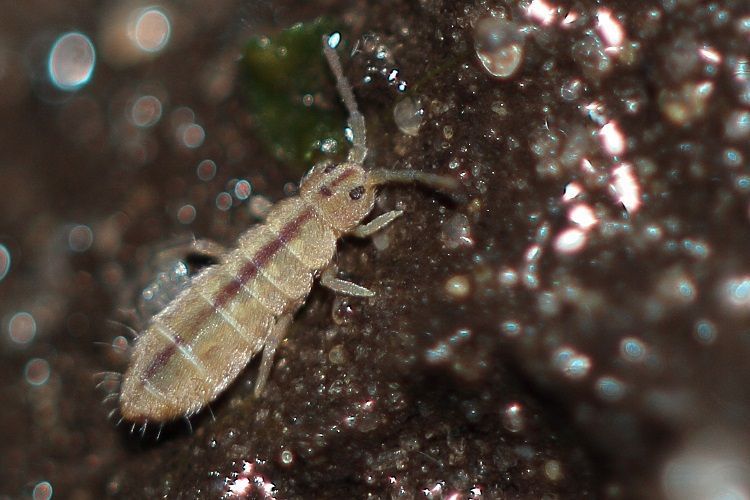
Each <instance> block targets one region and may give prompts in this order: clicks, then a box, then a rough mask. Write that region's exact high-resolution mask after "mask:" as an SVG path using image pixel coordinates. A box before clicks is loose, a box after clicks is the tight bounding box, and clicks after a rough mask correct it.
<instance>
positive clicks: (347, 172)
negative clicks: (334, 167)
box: [318, 167, 354, 198]
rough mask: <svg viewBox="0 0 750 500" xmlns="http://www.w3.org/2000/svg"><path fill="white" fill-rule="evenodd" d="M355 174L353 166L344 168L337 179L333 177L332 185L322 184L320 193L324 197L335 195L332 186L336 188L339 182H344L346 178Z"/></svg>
mask: <svg viewBox="0 0 750 500" xmlns="http://www.w3.org/2000/svg"><path fill="white" fill-rule="evenodd" d="M353 174H354V169H353V168H352V167H349V168H347V169H344V171H343V172H341V173H340V174H339V176H338V177H336V178H335V179H333V181H332V182H331V184H330V185H326V184H323V185H322V186H320V189H319V190H318V193H320V195H321V196H322V197H323V198H330V197H331V196H333V191H332V188H333V189H335V188H336V186H338V185H339V184H341V183H342V182H344V181H345V180H346V179H348V178H349V177H351V176H352V175H353Z"/></svg>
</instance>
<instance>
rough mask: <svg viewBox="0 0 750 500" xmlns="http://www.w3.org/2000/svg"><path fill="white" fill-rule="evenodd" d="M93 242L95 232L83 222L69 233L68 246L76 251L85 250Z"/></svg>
mask: <svg viewBox="0 0 750 500" xmlns="http://www.w3.org/2000/svg"><path fill="white" fill-rule="evenodd" d="M93 242H94V233H93V232H92V231H91V228H90V227H88V226H85V225H83V224H79V225H77V226H74V227H73V228H72V229H71V230H70V232H69V233H68V247H69V248H70V249H71V250H72V251H74V252H79V253H80V252H85V251H86V250H88V249H89V248H90V247H91V244H92V243H93Z"/></svg>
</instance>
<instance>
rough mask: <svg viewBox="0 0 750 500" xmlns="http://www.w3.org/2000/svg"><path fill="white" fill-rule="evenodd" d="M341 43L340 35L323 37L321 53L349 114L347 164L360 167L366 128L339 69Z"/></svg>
mask: <svg viewBox="0 0 750 500" xmlns="http://www.w3.org/2000/svg"><path fill="white" fill-rule="evenodd" d="M340 41H341V34H340V33H332V34H331V35H323V53H324V54H325V56H326V59H327V60H328V66H330V67H331V73H333V76H334V77H335V78H336V88H337V89H338V91H339V95H340V96H341V100H342V101H344V106H346V110H347V111H348V112H349V120H348V123H349V128H350V129H351V130H352V136H353V137H352V148H351V149H350V150H349V157H348V161H349V163H355V164H357V165H362V162H364V161H365V157H366V156H367V128H366V126H365V117H364V116H363V115H362V113H360V112H359V108H357V101H356V100H355V99H354V93H353V92H352V86H351V85H350V84H349V80H347V78H346V76H345V75H344V70H343V69H342V68H341V60H340V59H339V55H338V53H337V52H336V47H337V46H338V44H339V42H340Z"/></svg>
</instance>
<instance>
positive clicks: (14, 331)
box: [8, 311, 36, 344]
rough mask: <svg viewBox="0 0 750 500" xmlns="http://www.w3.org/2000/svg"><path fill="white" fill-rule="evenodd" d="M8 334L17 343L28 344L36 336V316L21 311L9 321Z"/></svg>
mask: <svg viewBox="0 0 750 500" xmlns="http://www.w3.org/2000/svg"><path fill="white" fill-rule="evenodd" d="M8 335H9V336H10V339H11V340H12V341H13V342H15V343H17V344H28V343H29V342H31V341H32V340H34V337H35V336H36V321H35V320H34V316H32V315H31V314H29V313H27V312H25V311H19V312H17V313H15V314H14V315H13V316H11V318H10V320H9V321H8Z"/></svg>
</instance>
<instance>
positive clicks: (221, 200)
mask: <svg viewBox="0 0 750 500" xmlns="http://www.w3.org/2000/svg"><path fill="white" fill-rule="evenodd" d="M216 208H218V209H219V210H222V211H224V212H226V211H227V210H229V209H230V208H232V195H230V194H229V193H226V192H221V193H219V194H218V195H216Z"/></svg>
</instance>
